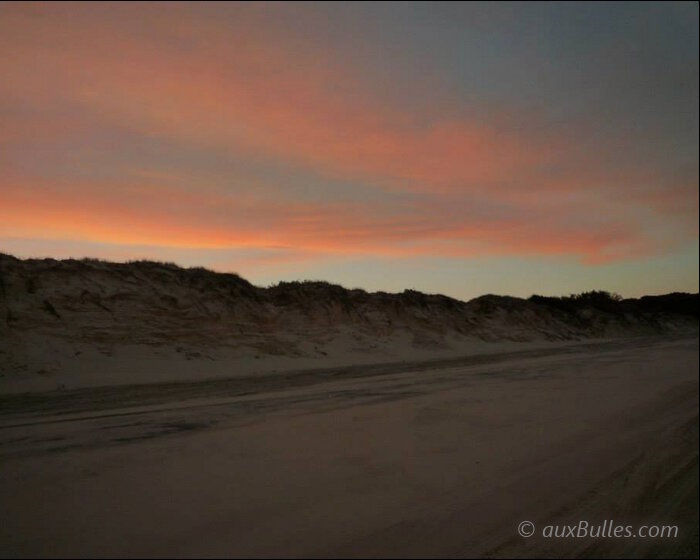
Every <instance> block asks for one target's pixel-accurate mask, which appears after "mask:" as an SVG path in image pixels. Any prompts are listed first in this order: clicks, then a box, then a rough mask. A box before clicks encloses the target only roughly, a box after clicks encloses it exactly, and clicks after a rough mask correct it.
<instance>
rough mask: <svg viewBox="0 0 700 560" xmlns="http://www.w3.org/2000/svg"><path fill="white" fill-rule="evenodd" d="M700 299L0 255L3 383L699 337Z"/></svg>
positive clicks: (81, 381)
mask: <svg viewBox="0 0 700 560" xmlns="http://www.w3.org/2000/svg"><path fill="white" fill-rule="evenodd" d="M697 303H698V298H697V295H690V294H685V295H683V294H679V295H675V296H674V295H671V296H665V297H662V298H642V299H641V300H625V301H623V302H611V301H608V300H605V299H603V300H602V301H597V300H595V299H592V300H590V301H589V300H585V301H576V302H569V301H560V300H556V299H553V298H533V299H530V300H524V299H518V298H511V297H500V296H483V297H480V298H476V299H474V300H471V301H469V302H462V301H458V300H455V299H451V298H448V297H445V296H441V295H427V294H422V293H419V292H415V291H411V290H406V291H404V292H402V293H399V294H387V293H381V292H379V293H367V292H365V291H363V290H347V289H345V288H343V287H341V286H334V285H331V284H328V283H325V282H293V283H281V284H279V285H277V286H273V287H271V288H259V287H256V286H253V285H251V284H250V283H249V282H247V281H246V280H244V279H242V278H240V277H239V276H237V275H235V274H220V273H214V272H211V271H208V270H204V269H182V268H179V267H177V266H174V265H169V264H163V263H153V262H136V263H129V264H117V263H108V262H102V261H96V260H83V261H77V260H67V261H56V260H52V259H43V260H20V259H16V258H14V257H11V256H8V255H0V390H2V391H3V392H22V391H34V390H39V391H45V390H55V389H75V388H80V387H91V386H109V385H115V384H135V383H154V382H168V381H192V380H197V379H199V380H202V379H210V378H228V377H232V376H250V375H263V374H271V373H272V374H274V373H279V372H281V371H289V370H299V369H309V368H327V367H340V366H352V365H357V364H374V363H392V362H397V361H416V360H435V359H446V358H457V357H462V356H473V355H475V354H488V353H503V352H512V351H518V350H523V349H528V348H529V349H535V348H543V347H548V346H551V345H560V346H561V345H562V344H568V343H571V342H572V341H588V340H594V339H604V338H611V337H628V336H644V335H646V336H649V335H659V334H678V333H697V330H698V320H697Z"/></svg>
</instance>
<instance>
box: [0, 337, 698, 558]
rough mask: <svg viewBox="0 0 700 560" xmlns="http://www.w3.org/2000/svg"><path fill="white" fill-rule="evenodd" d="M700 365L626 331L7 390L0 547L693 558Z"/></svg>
mask: <svg viewBox="0 0 700 560" xmlns="http://www.w3.org/2000/svg"><path fill="white" fill-rule="evenodd" d="M697 372H698V339H697V338H696V337H693V338H685V339H676V340H672V339H668V338H666V339H657V340H651V339H629V340H625V341H620V340H617V341H614V342H607V343H597V344H588V345H577V346H575V347H572V348H571V350H570V351H562V350H561V348H558V349H557V350H556V351H551V352H550V351H548V350H546V349H544V350H541V351H537V352H530V353H529V354H525V355H523V354H511V355H503V356H493V357H490V358H482V359H478V360H474V359H468V358H467V359H464V360H461V361H460V360H448V361H444V362H441V363H438V364H433V365H430V364H425V363H423V364H418V365H416V364H406V365H405V366H403V367H402V366H397V365H395V366H392V367H388V368H387V367H379V368H372V367H367V366H362V367H358V368H355V369H353V368H349V369H346V370H343V371H326V372H325V373H324V372H306V373H298V374H294V375H285V376H279V377H277V379H276V380H272V381H271V380H267V381H265V382H264V383H262V384H257V383H255V382H254V381H252V380H245V379H243V380H241V379H238V380H236V381H235V382H231V383H229V384H227V382H225V381H216V382H198V383H190V384H181V385H160V386H150V387H149V386H146V387H129V386H122V387H115V388H111V389H110V388H101V389H86V390H83V391H75V392H53V393H47V394H33V395H6V396H4V397H0V406H1V408H0V555H1V556H3V557H5V556H19V557H26V556H93V555H95V556H100V557H105V556H121V555H127V556H141V555H145V556H258V557H260V556H273V557H297V556H342V557H347V556H361V557H371V556H382V557H399V556H411V557H416V556H431V557H459V556H472V557H473V556H496V557H498V556H505V557H512V556H533V557H538V556H541V555H552V556H559V555H563V556H594V557H601V556H614V557H619V556H632V557H634V556H645V555H647V556H680V557H693V556H694V557H697V555H698V537H697V534H698V533H697V523H698V440H697V429H698V374H697ZM523 520H530V521H532V522H534V523H535V525H536V526H538V527H542V526H545V525H547V524H552V523H557V524H570V523H571V522H578V521H579V520H586V521H588V522H590V523H596V522H602V521H603V520H614V522H615V523H616V524H621V525H634V526H639V525H642V524H646V525H651V524H677V525H678V526H679V536H678V537H677V538H675V539H664V540H659V539H611V538H606V539H600V538H599V539H574V540H571V539H569V540H557V541H552V540H547V539H543V538H541V537H537V536H535V537H532V538H530V539H524V538H522V537H519V536H518V535H517V531H516V529H517V526H518V524H519V523H520V522H521V521H523Z"/></svg>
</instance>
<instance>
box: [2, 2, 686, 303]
mask: <svg viewBox="0 0 700 560" xmlns="http://www.w3.org/2000/svg"><path fill="white" fill-rule="evenodd" d="M698 51H699V46H698V3H696V2H689V3H672V2H664V3H653V2H649V3H646V2H645V3H633V2H629V3H627V2H625V3H593V2H591V3H563V2H561V3H495V2H494V3H476V2H467V3H458V2H448V3H436V2H431V3H400V2H395V3H339V2H338V3H203V2H198V3H127V2H125V3H114V4H112V3H106V2H105V3H103V2H95V3H76V4H71V3H58V2H50V3H45V4H44V3H25V2H0V252H5V253H10V254H14V255H16V256H20V257H54V258H67V257H75V258H81V257H97V258H104V259H109V260H116V261H125V260H130V259H139V258H147V259H151V260H162V261H172V262H175V263H177V264H180V265H183V266H206V267H208V268H212V269H214V270H219V271H231V272H237V273H239V274H241V275H242V276H243V277H245V278H247V279H248V280H250V281H251V282H253V283H255V284H258V285H270V284H274V283H276V282H278V281H282V280H300V279H315V280H316V279H322V280H327V281H331V282H334V283H339V284H342V285H344V286H346V287H348V288H355V287H361V288H364V289H368V290H373V291H374V290H384V291H390V292H393V291H402V290H404V289H416V290H421V291H424V292H428V293H444V294H447V295H450V296H452V297H456V298H460V299H470V298H472V297H476V296H479V295H482V294H485V293H497V294H508V295H515V296H529V295H531V294H533V293H537V294H545V295H566V294H569V293H577V292H581V291H584V290H592V289H603V290H609V291H612V292H617V293H620V294H622V295H624V296H628V297H635V296H639V295H642V294H659V293H667V292H672V291H691V292H697V291H698V251H699V249H698V149H699V146H698V134H699V132H698Z"/></svg>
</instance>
